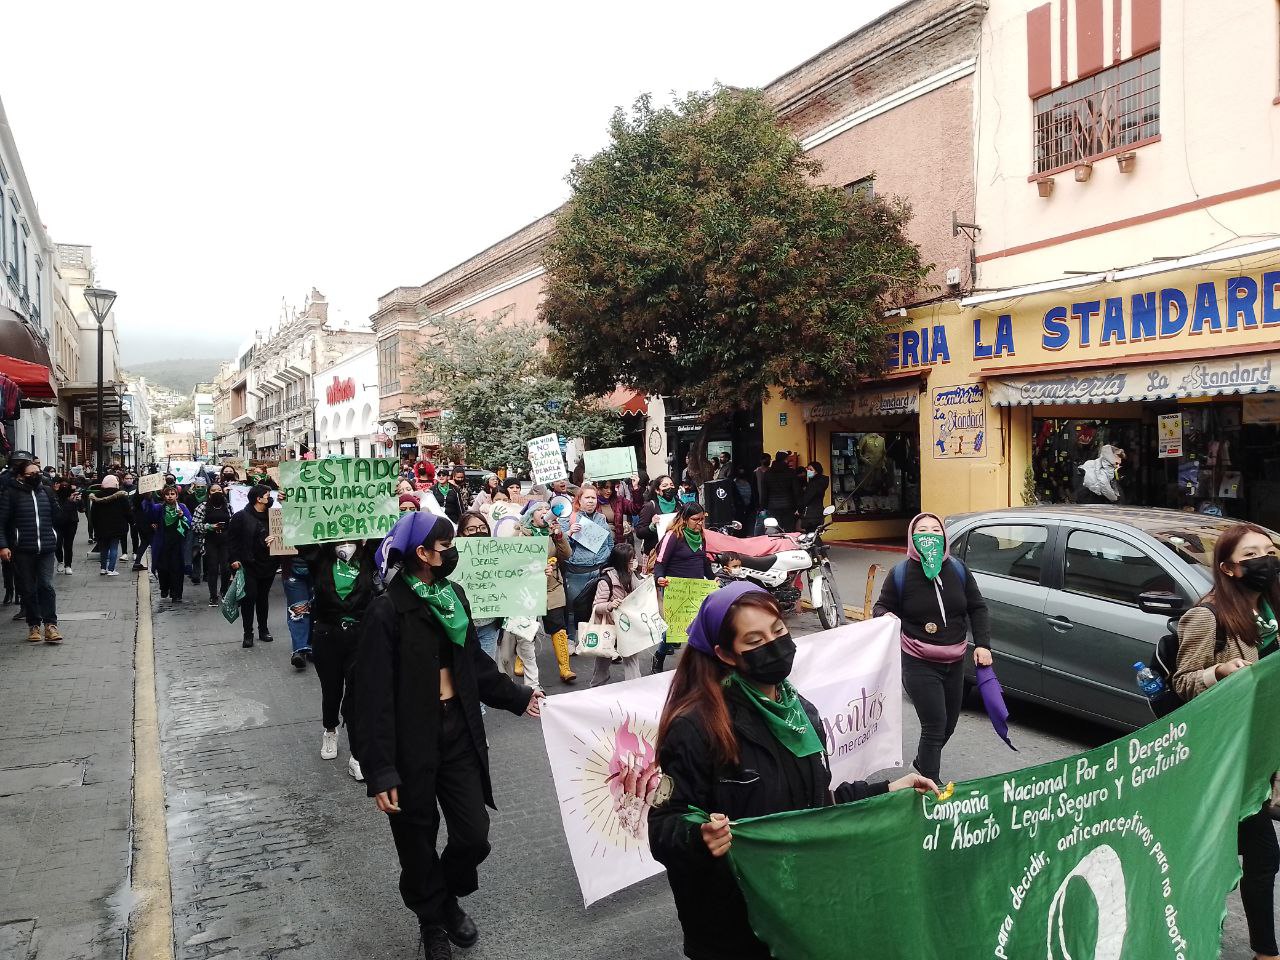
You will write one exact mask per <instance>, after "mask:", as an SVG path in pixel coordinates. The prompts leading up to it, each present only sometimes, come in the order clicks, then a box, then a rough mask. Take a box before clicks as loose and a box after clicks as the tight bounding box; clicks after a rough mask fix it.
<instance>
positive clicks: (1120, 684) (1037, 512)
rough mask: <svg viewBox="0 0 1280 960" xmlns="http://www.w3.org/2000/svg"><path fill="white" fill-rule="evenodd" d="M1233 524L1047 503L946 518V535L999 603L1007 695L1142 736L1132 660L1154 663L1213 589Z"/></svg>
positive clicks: (994, 636) (994, 634)
mask: <svg viewBox="0 0 1280 960" xmlns="http://www.w3.org/2000/svg"><path fill="white" fill-rule="evenodd" d="M1232 524H1233V521H1231V520H1225V519H1221V518H1217V517H1207V516H1201V515H1200V514H1194V513H1180V512H1178V511H1176V510H1158V509H1152V508H1143V507H1109V506H1037V507H1024V508H1010V509H1007V510H992V511H988V512H985V513H969V514H963V515H957V516H952V517H948V518H947V532H948V534H949V535H950V537H951V543H952V548H951V549H952V553H953V555H954V556H956V557H957V558H959V559H960V560H961V561H963V562H964V564H965V565H966V566H967V567H968V568H969V569H970V570H971V571H973V575H974V578H975V579H976V580H977V581H978V586H979V587H981V588H982V594H983V596H984V597H985V598H986V600H987V606H988V607H989V608H990V611H991V647H992V652H993V653H994V655H995V667H996V673H997V675H998V676H999V677H1000V683H1001V684H1002V685H1003V687H1004V689H1005V691H1006V692H1007V693H1009V694H1011V695H1012V696H1014V697H1019V698H1022V699H1026V700H1033V701H1036V702H1039V703H1044V704H1047V705H1048V706H1051V707H1053V708H1054V709H1057V710H1063V711H1065V712H1067V713H1072V714H1075V715H1076V716H1080V717H1085V718H1088V719H1089V720H1094V721H1097V722H1099V723H1103V724H1107V725H1109V726H1114V727H1120V728H1123V729H1132V728H1134V727H1139V726H1143V725H1145V724H1147V723H1150V722H1151V721H1152V720H1153V719H1154V717H1153V715H1152V713H1151V710H1150V708H1149V707H1148V705H1147V701H1146V699H1145V698H1144V697H1143V696H1142V694H1141V693H1140V692H1139V691H1138V688H1137V685H1136V684H1135V682H1134V670H1133V664H1134V663H1136V662H1137V661H1139V660H1141V661H1143V662H1144V663H1147V664H1150V663H1151V660H1152V654H1153V652H1154V649H1155V645H1156V642H1157V641H1158V640H1159V639H1160V637H1161V636H1163V635H1164V634H1165V633H1166V631H1167V630H1168V629H1169V625H1170V623H1171V622H1174V621H1175V620H1176V618H1177V617H1178V616H1180V615H1181V614H1182V613H1183V612H1184V611H1185V610H1187V609H1188V608H1190V607H1192V606H1194V605H1195V603H1196V602H1198V601H1199V599H1200V598H1201V597H1202V596H1203V595H1204V594H1205V593H1207V592H1208V591H1209V589H1210V587H1211V586H1212V583H1213V572H1212V571H1213V548H1214V544H1215V543H1216V542H1217V539H1218V537H1219V536H1221V535H1222V533H1223V532H1225V531H1226V530H1227V529H1228V528H1229V527H1230V526H1232ZM1272 537H1273V538H1274V539H1275V540H1276V542H1277V544H1280V535H1277V534H1274V533H1272ZM968 669H969V673H970V679H971V680H972V671H973V666H972V662H971V661H970V662H969V668H968Z"/></svg>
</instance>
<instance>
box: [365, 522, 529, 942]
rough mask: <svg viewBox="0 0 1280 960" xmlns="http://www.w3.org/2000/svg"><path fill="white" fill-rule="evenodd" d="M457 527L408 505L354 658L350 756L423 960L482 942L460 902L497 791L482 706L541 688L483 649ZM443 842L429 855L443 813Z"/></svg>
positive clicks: (507, 704) (524, 707)
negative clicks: (385, 838)
mask: <svg viewBox="0 0 1280 960" xmlns="http://www.w3.org/2000/svg"><path fill="white" fill-rule="evenodd" d="M453 537H454V529H453V524H452V523H451V522H450V521H449V520H447V519H446V518H444V517H437V516H435V515H434V514H430V513H419V512H409V513H406V514H404V515H403V516H401V518H400V519H399V520H397V521H396V525H395V526H394V527H392V528H391V532H390V533H389V534H387V538H386V540H385V541H384V542H383V547H382V548H381V549H382V552H383V553H384V561H385V562H384V576H385V575H386V570H389V569H390V568H391V567H393V566H395V565H396V564H400V572H399V573H397V574H396V575H394V576H392V577H391V578H390V581H389V582H388V584H387V590H386V593H384V594H383V595H382V596H380V597H378V598H376V599H375V600H374V601H373V602H372V603H371V604H369V612H368V614H367V615H366V616H365V620H364V635H363V637H362V638H361V640H360V649H359V653H358V654H357V655H356V710H357V712H358V719H357V722H356V725H355V727H354V730H355V733H356V738H357V744H356V746H357V749H356V755H357V756H358V757H359V758H360V764H361V767H362V768H363V770H364V775H365V778H366V780H367V783H368V793H369V796H371V797H374V798H376V800H377V804H378V809H379V810H380V811H382V812H383V813H385V814H387V815H388V817H389V821H390V824H391V835H392V837H393V838H394V839H395V844H396V852H397V853H398V854H399V857H400V870H401V872H400V894H401V896H402V897H403V898H404V903H405V906H406V907H408V908H409V909H410V910H412V911H413V912H414V913H415V914H416V915H417V917H418V925H419V927H420V929H421V931H422V939H423V943H424V945H425V947H426V953H427V957H428V960H440V958H448V957H449V956H451V952H450V948H449V943H450V941H452V942H453V943H455V944H457V945H458V946H460V947H470V946H471V945H472V944H474V943H475V942H476V939H477V938H478V937H479V932H478V931H477V930H476V926H475V923H474V922H473V921H472V920H471V918H470V917H468V916H467V914H466V913H465V912H464V911H463V909H462V907H461V906H460V905H459V903H458V898H459V897H464V896H466V895H468V894H471V893H474V892H475V891H476V889H477V887H478V886H479V877H478V875H477V868H478V867H479V866H480V864H481V863H482V862H483V861H484V859H485V858H486V857H487V856H488V855H489V815H488V812H487V811H486V810H485V807H486V806H489V807H493V806H494V803H493V789H492V786H491V784H490V780H489V747H488V742H487V740H486V738H485V732H484V721H483V720H482V719H481V717H480V704H481V703H482V702H483V703H485V704H488V705H489V706H491V707H494V708H496V709H501V710H509V711H510V712H512V713H515V714H520V713H528V714H529V715H530V716H533V717H536V716H538V714H539V709H540V702H541V697H542V694H541V691H535V690H531V689H530V688H528V687H523V686H517V685H516V684H515V683H514V682H513V681H512V680H511V679H510V678H509V677H507V676H506V675H505V674H503V673H500V672H499V670H498V665H497V664H496V663H495V662H494V661H493V658H492V657H490V656H489V655H488V654H486V653H485V652H484V651H483V650H482V649H480V642H479V641H478V640H477V639H476V630H475V625H474V624H473V623H472V620H471V608H470V606H469V605H468V603H467V595H466V593H465V592H464V591H463V589H462V587H461V586H459V585H458V584H456V583H453V582H452V581H450V580H449V575H450V574H452V573H453V571H454V568H455V567H456V566H457V564H458V550H457V548H456V547H455V546H454V545H453ZM441 808H442V809H443V810H444V816H445V823H446V825H447V826H448V829H449V840H448V843H447V844H446V845H445V848H444V852H443V853H440V854H438V855H437V853H436V833H437V832H438V830H439V827H440V809H441Z"/></svg>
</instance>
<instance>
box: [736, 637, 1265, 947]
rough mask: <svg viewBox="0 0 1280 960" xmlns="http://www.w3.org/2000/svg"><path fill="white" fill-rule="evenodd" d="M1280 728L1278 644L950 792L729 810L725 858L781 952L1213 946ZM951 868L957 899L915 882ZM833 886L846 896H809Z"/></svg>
mask: <svg viewBox="0 0 1280 960" xmlns="http://www.w3.org/2000/svg"><path fill="white" fill-rule="evenodd" d="M1278 726H1280V657H1269V658H1267V659H1265V660H1262V661H1261V662H1260V663H1258V664H1257V665H1255V666H1251V667H1249V668H1247V669H1245V670H1241V671H1239V672H1238V673H1235V674H1232V675H1231V677H1229V678H1228V679H1227V680H1226V681H1225V682H1220V683H1218V684H1216V685H1214V686H1213V687H1211V688H1209V690H1208V691H1206V692H1205V693H1202V694H1201V695H1200V696H1198V697H1196V698H1195V699H1194V700H1192V701H1191V702H1190V703H1188V704H1186V705H1184V706H1182V707H1180V708H1179V709H1177V710H1175V711H1174V712H1173V713H1172V714H1170V715H1168V716H1166V717H1163V718H1162V719H1160V720H1158V721H1156V722H1155V723H1152V724H1150V725H1148V726H1146V727H1143V728H1142V729H1141V730H1138V731H1136V732H1134V733H1131V734H1128V735H1126V736H1124V737H1122V738H1120V739H1119V740H1115V741H1113V742H1111V743H1109V744H1107V745H1105V746H1102V747H1098V748H1097V749H1096V750H1090V751H1087V752H1085V753H1080V754H1076V755H1075V756H1071V757H1067V758H1065V759H1063V760H1056V761H1053V762H1050V763H1045V764H1041V765H1039V766H1034V767H1028V768H1026V769H1023V770H1019V771H1016V772H1014V773H1009V774H1003V775H999V776H993V777H984V778H982V779H980V780H972V781H969V782H966V783H960V784H957V785H956V790H955V793H954V795H953V796H951V797H950V798H948V799H946V800H941V801H940V800H938V799H937V798H933V797H930V796H927V795H926V796H920V795H918V794H916V793H914V792H913V791H903V792H901V793H893V794H889V795H887V796H880V797H875V798H872V799H870V800H867V801H864V802H862V803H858V804H854V805H841V806H836V807H828V808H826V809H824V810H811V811H806V812H803V813H790V814H780V815H776V816H771V817H762V818H759V819H748V820H740V821H736V822H735V823H734V825H733V847H732V848H731V850H730V852H729V857H730V860H731V863H732V865H733V868H734V872H735V873H736V874H737V877H738V882H739V886H740V887H741V888H742V891H743V893H744V895H745V896H746V899H747V905H748V909H749V912H750V915H751V926H752V928H753V929H754V930H755V931H756V934H757V935H758V936H760V937H761V939H763V940H764V941H765V942H766V943H767V944H769V946H770V948H771V949H772V951H773V956H775V957H778V958H780V960H800V958H804V960H823V958H832V960H835V958H837V957H839V958H843V957H846V956H848V944H849V943H854V942H856V943H857V944H858V950H859V953H860V955H864V956H868V957H882V958H886V960H888V958H895V957H920V956H948V957H966V958H968V957H994V958H997V960H1020V958H1023V957H1037V958H1043V957H1046V956H1047V957H1048V958H1049V960H1065V958H1070V957H1075V958H1084V960H1118V958H1121V957H1123V958H1124V960H1175V958H1183V960H1192V958H1197V960H1198V958H1202V957H1216V956H1218V947H1219V939H1220V935H1221V928H1222V919H1223V917H1224V915H1225V911H1226V906H1225V904H1224V902H1223V901H1224V898H1225V897H1226V895H1227V892H1228V891H1229V890H1230V889H1231V888H1232V887H1233V886H1234V885H1235V883H1236V881H1237V880H1238V879H1239V877H1240V867H1239V862H1238V860H1237V855H1236V824H1237V822H1238V821H1239V820H1240V819H1241V818H1243V817H1245V816H1247V815H1250V814H1255V813H1257V812H1258V811H1259V810H1260V809H1262V806H1263V803H1264V801H1266V799H1267V798H1268V796H1269V794H1270V781H1271V775H1272V773H1273V772H1274V771H1275V770H1276V769H1277V768H1280V738H1277V737H1276V736H1275V731H1276V729H1277V727H1278ZM1268 829H1270V827H1268ZM851 857H856V862H857V864H858V869H856V870H850V869H849V864H850V863H851V862H855V861H854V860H851V859H850V858H851ZM957 877H963V878H964V889H965V893H964V909H963V910H959V911H956V910H939V909H938V905H937V903H936V902H930V898H928V897H921V896H919V891H920V890H926V889H936V887H937V884H938V882H939V880H940V879H941V878H957ZM822 890H827V891H831V890H838V891H839V896H838V897H835V896H811V895H810V892H812V891H822ZM886 917H892V918H893V923H891V924H890V923H886V922H885V918H886ZM904 930H909V931H911V935H910V936H909V937H904V936H903V933H902V932H903V931H904Z"/></svg>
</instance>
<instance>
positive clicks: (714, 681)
mask: <svg viewBox="0 0 1280 960" xmlns="http://www.w3.org/2000/svg"><path fill="white" fill-rule="evenodd" d="M745 607H757V608H759V609H761V610H766V611H768V612H769V613H771V614H773V615H774V616H775V617H781V616H782V610H781V609H780V608H779V607H778V604H777V602H776V601H775V600H774V599H773V597H771V596H769V595H768V594H767V593H748V594H744V595H743V596H741V597H739V598H738V599H737V600H735V601H734V602H733V604H732V605H731V606H730V607H729V609H728V610H727V611H726V612H725V615H724V620H723V621H722V622H721V624H720V636H719V637H717V638H716V645H717V646H720V647H724V649H725V650H726V651H727V652H732V650H733V639H734V637H735V636H736V635H737V632H738V627H737V619H738V611H739V610H742V609H743V608H745ZM732 669H733V668H732V667H730V666H729V665H728V664H727V663H725V662H724V661H723V660H721V659H720V658H719V657H709V656H707V655H706V654H705V653H702V652H701V651H699V650H686V651H685V653H684V656H682V657H681V658H680V663H679V664H677V665H676V672H675V676H674V677H672V678H671V689H670V690H669V691H668V693H667V702H666V704H665V705H664V706H663V708H662V719H661V720H659V721H658V740H657V749H658V750H659V751H661V750H662V742H663V741H664V740H665V739H666V736H667V731H668V730H669V729H670V728H671V722H672V721H673V720H675V719H676V718H677V717H685V716H687V717H690V718H692V719H694V720H696V721H697V723H698V725H699V726H700V727H701V728H702V731H703V732H704V733H705V734H706V736H707V739H708V740H709V741H710V742H711V756H712V758H713V759H714V760H715V762H716V763H718V764H720V765H721V766H731V765H735V764H737V762H738V759H739V757H740V753H739V750H738V736H737V734H735V733H734V732H733V719H732V718H731V717H730V716H729V705H728V704H727V703H726V702H725V699H724V687H723V683H724V680H725V677H727V676H728V675H729V672H730V670H732Z"/></svg>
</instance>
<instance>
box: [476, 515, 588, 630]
mask: <svg viewBox="0 0 1280 960" xmlns="http://www.w3.org/2000/svg"><path fill="white" fill-rule="evenodd" d="M453 545H454V546H455V547H457V548H458V569H457V572H455V573H454V575H453V579H454V580H457V581H458V582H459V583H461V584H462V587H463V589H464V590H466V591H467V602H468V603H470V604H471V615H472V616H473V617H477V618H484V617H540V616H542V615H543V614H544V613H546V612H547V575H546V568H547V541H546V540H545V539H528V538H525V537H458V538H457V539H456V540H454V541H453ZM573 629H577V624H574V625H573Z"/></svg>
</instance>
